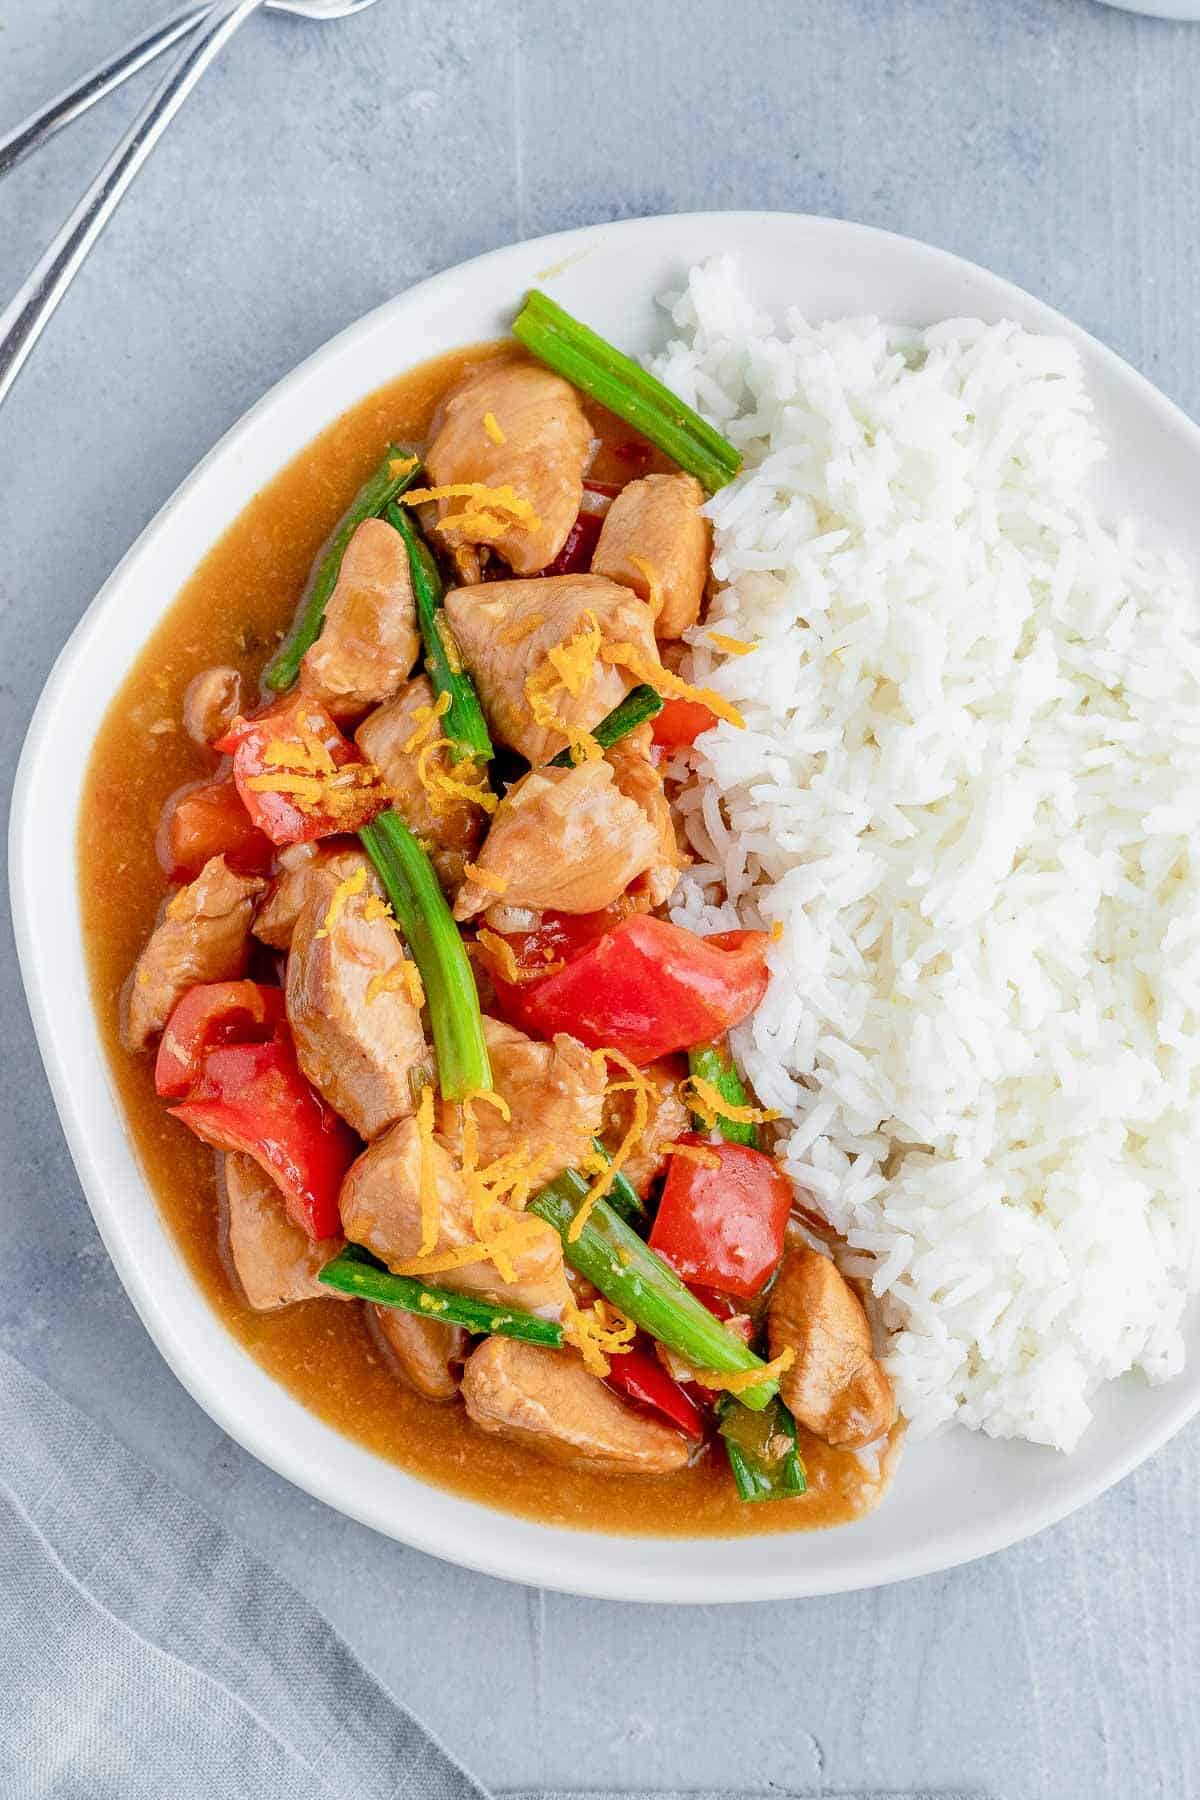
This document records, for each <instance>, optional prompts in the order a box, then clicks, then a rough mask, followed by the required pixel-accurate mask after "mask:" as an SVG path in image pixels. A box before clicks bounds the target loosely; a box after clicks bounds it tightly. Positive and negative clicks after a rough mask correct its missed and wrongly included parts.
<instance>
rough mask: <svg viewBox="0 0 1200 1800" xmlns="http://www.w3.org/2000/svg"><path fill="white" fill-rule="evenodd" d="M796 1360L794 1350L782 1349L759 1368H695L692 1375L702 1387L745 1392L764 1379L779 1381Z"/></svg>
mask: <svg viewBox="0 0 1200 1800" xmlns="http://www.w3.org/2000/svg"><path fill="white" fill-rule="evenodd" d="M795 1360H796V1352H795V1351H794V1350H790V1349H789V1350H781V1351H780V1353H779V1355H778V1356H776V1357H774V1358H772V1360H771V1361H770V1362H769V1363H763V1365H762V1367H761V1368H758V1369H737V1370H735V1371H734V1372H733V1373H729V1372H727V1371H723V1370H721V1369H693V1370H692V1377H693V1379H694V1380H695V1381H698V1382H699V1383H700V1386H701V1387H706V1388H714V1389H721V1390H722V1391H723V1392H724V1393H727V1394H744V1393H745V1392H746V1390H747V1388H756V1387H759V1386H761V1384H762V1383H763V1382H764V1381H778V1380H779V1377H780V1376H781V1375H786V1374H787V1372H788V1370H789V1369H790V1368H791V1366H792V1364H793V1363H794V1362H795Z"/></svg>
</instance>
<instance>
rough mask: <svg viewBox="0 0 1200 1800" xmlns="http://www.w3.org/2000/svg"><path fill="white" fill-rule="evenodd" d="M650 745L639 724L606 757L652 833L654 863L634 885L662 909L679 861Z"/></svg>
mask: <svg viewBox="0 0 1200 1800" xmlns="http://www.w3.org/2000/svg"><path fill="white" fill-rule="evenodd" d="M652 742H653V731H652V728H651V726H649V725H639V726H638V728H637V730H636V731H631V732H630V733H629V735H628V737H623V738H620V739H619V740H618V741H617V742H616V743H615V744H614V745H613V746H612V748H611V750H609V751H608V752H607V755H608V760H609V762H610V763H611V764H612V769H613V774H614V776H615V777H616V782H617V786H618V788H620V790H621V792H622V794H624V795H625V797H626V798H627V799H629V800H632V801H633V802H634V803H635V805H637V806H638V807H639V808H640V809H641V812H642V815H643V817H644V818H645V820H646V822H647V824H648V825H649V826H650V829H651V830H652V831H653V833H654V839H655V856H654V861H653V862H652V863H651V864H650V866H649V867H648V868H647V869H646V871H645V873H644V875H643V876H642V878H641V880H640V882H639V883H638V884H637V885H638V888H639V889H640V890H641V891H642V892H643V893H644V894H645V897H646V899H647V900H648V901H649V903H650V905H651V906H665V905H666V903H667V901H668V900H669V899H670V898H671V895H672V894H673V893H674V892H675V888H676V884H677V883H678V881H679V870H680V865H681V862H682V858H681V856H680V852H679V843H678V840H677V838H676V836H675V823H674V820H673V819H672V817H671V803H670V801H669V800H668V799H667V792H666V789H665V787H664V786H663V778H662V776H661V775H660V774H659V772H658V770H657V768H656V767H655V764H654V761H653V759H652V757H651V754H650V746H651V744H652Z"/></svg>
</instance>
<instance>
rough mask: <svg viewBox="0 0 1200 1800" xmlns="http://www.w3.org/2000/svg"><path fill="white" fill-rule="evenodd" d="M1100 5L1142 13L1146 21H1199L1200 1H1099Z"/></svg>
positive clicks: (1122, 10)
mask: <svg viewBox="0 0 1200 1800" xmlns="http://www.w3.org/2000/svg"><path fill="white" fill-rule="evenodd" d="M1101 5H1102V6H1115V7H1118V8H1119V9H1120V11H1121V12H1133V13H1143V14H1144V15H1145V16H1146V18H1148V19H1175V20H1180V19H1183V20H1187V19H1193V20H1194V19H1200V0H1101Z"/></svg>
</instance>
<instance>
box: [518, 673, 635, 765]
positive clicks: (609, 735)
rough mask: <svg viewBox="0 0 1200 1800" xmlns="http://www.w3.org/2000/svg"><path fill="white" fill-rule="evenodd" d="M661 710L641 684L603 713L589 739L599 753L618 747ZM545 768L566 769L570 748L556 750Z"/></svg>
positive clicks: (569, 759)
mask: <svg viewBox="0 0 1200 1800" xmlns="http://www.w3.org/2000/svg"><path fill="white" fill-rule="evenodd" d="M662 709H663V702H662V697H661V695H659V694H656V693H655V691H654V689H653V688H652V687H647V685H646V684H645V682H642V683H641V685H640V686H638V687H635V688H630V690H629V692H628V693H627V694H626V696H625V698H624V699H623V700H622V701H621V703H620V705H619V706H614V707H613V709H612V711H611V712H610V713H605V715H604V717H603V718H602V719H601V721H600V723H599V724H598V725H593V727H592V736H593V737H594V738H595V740H596V742H597V743H598V744H599V746H600V748H601V749H602V750H611V749H612V747H613V745H614V744H619V743H620V741H621V739H622V738H623V737H628V736H629V733H630V732H631V731H636V730H637V728H638V726H639V725H644V724H645V723H646V721H647V719H654V718H657V716H658V714H659V713H660V712H661V711H662ZM546 766H547V767H548V768H551V769H569V768H570V767H571V750H570V746H569V745H568V747H567V748H566V749H565V750H560V751H559V753H558V755H557V756H552V757H551V758H550V761H549V763H548V764H547V765H546Z"/></svg>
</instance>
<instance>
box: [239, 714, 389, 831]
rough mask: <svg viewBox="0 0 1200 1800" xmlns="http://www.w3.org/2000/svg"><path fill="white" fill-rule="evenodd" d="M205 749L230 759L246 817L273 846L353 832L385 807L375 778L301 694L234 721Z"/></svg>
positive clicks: (383, 793)
mask: <svg viewBox="0 0 1200 1800" xmlns="http://www.w3.org/2000/svg"><path fill="white" fill-rule="evenodd" d="M213 749H214V750H220V751H221V752H223V753H228V754H229V755H231V756H232V757H233V779H234V781H235V782H236V783H237V791H238V793H239V794H240V795H241V797H242V800H243V802H244V804H245V807H246V811H247V812H248V813H249V814H250V817H251V819H252V820H253V822H254V824H255V825H257V826H258V827H259V829H260V830H262V831H264V832H265V833H266V835H267V836H268V837H269V838H270V840H271V842H272V843H273V844H305V843H308V842H310V841H311V840H312V839H313V838H320V837H330V836H332V834H333V833H335V832H339V831H357V830H358V829H359V827H360V826H362V825H365V824H366V823H367V822H368V821H369V820H370V819H372V818H374V816H375V814H376V813H377V812H379V811H380V810H381V808H383V807H384V806H386V805H387V804H388V795H387V792H386V790H385V789H384V787H383V786H382V784H381V782H380V781H379V780H378V777H377V774H376V772H375V771H374V770H372V768H371V766H370V765H369V764H368V763H366V762H364V761H363V759H362V757H361V756H360V755H359V753H358V751H357V750H356V749H355V747H354V745H353V744H352V743H351V742H350V741H349V739H348V738H346V737H343V735H342V733H341V732H340V731H339V730H338V727H337V725H336V724H335V723H334V721H333V719H332V718H331V716H330V714H329V713H328V712H327V710H326V709H325V707H323V706H322V705H321V703H320V701H318V700H312V699H309V698H307V697H306V696H305V695H304V694H293V695H290V696H289V697H288V698H287V699H285V700H281V701H280V702H279V703H278V705H276V706H272V707H270V708H268V710H267V711H266V712H262V713H256V714H255V715H254V717H253V718H251V719H235V720H234V722H233V724H232V726H231V727H230V729H229V730H228V731H227V732H226V733H225V736H224V737H222V738H218V739H217V741H216V743H215V744H214V745H213Z"/></svg>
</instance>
